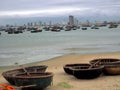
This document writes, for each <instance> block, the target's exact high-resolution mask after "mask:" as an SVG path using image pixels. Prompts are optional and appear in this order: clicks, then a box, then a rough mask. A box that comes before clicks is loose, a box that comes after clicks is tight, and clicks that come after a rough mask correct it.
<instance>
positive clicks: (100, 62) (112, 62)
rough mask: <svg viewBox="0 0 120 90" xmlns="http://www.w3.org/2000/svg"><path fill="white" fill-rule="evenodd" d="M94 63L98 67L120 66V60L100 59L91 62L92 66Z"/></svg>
mask: <svg viewBox="0 0 120 90" xmlns="http://www.w3.org/2000/svg"><path fill="white" fill-rule="evenodd" d="M94 63H96V65H117V64H120V59H115V58H99V59H94V60H91V61H90V64H94Z"/></svg>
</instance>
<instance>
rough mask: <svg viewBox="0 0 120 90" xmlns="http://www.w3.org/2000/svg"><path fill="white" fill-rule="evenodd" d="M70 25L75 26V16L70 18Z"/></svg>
mask: <svg viewBox="0 0 120 90" xmlns="http://www.w3.org/2000/svg"><path fill="white" fill-rule="evenodd" d="M69 24H70V26H73V25H74V16H72V15H70V16H69Z"/></svg>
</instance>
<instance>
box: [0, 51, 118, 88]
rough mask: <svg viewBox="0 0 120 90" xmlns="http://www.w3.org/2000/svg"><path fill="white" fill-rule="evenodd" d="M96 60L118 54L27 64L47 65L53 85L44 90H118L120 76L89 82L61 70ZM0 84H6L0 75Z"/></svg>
mask: <svg viewBox="0 0 120 90" xmlns="http://www.w3.org/2000/svg"><path fill="white" fill-rule="evenodd" d="M97 58H118V59H120V53H102V54H82V55H80V54H70V55H65V56H60V57H57V58H53V59H50V60H46V61H42V62H37V63H32V64H27V65H24V66H30V65H43V64H44V65H47V66H48V68H47V71H49V72H53V73H54V77H53V85H51V86H49V87H47V88H46V89H45V90H120V75H117V76H104V75H103V76H100V77H98V78H95V79H91V80H82V79H76V78H75V77H74V76H71V75H68V74H66V73H65V72H64V70H63V65H65V64H68V63H89V61H90V60H93V59H97ZM14 68H18V67H17V66H16V67H14V66H11V67H0V74H1V73H2V72H3V71H6V70H10V69H14ZM0 83H8V82H7V81H6V80H5V79H4V78H3V77H2V75H1V76H0Z"/></svg>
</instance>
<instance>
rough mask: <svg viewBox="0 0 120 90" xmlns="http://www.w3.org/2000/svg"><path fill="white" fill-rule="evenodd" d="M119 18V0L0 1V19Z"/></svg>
mask: <svg viewBox="0 0 120 90" xmlns="http://www.w3.org/2000/svg"><path fill="white" fill-rule="evenodd" d="M70 14H73V15H79V16H89V15H104V16H120V0H0V17H18V16H19V17H35V16H41V17H43V16H63V15H70Z"/></svg>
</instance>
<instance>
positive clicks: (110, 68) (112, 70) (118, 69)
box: [103, 64, 120, 75]
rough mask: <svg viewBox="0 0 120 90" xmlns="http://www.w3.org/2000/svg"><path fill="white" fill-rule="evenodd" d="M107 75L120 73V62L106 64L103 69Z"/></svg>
mask: <svg viewBox="0 0 120 90" xmlns="http://www.w3.org/2000/svg"><path fill="white" fill-rule="evenodd" d="M103 73H104V74H105V75H120V64H119V65H106V66H105V68H104V69H103Z"/></svg>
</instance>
